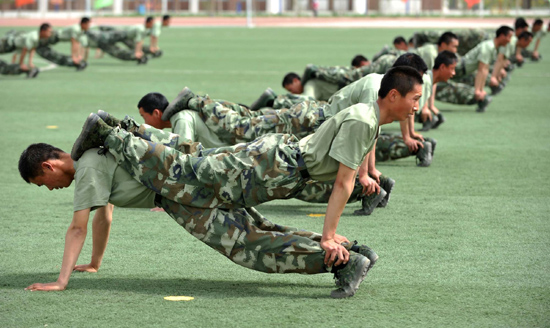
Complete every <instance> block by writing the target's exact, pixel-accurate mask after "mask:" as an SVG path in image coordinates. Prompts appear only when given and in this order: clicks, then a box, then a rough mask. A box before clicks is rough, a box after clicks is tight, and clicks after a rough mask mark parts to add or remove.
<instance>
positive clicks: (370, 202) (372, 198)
mask: <svg viewBox="0 0 550 328" xmlns="http://www.w3.org/2000/svg"><path fill="white" fill-rule="evenodd" d="M386 195H387V193H386V191H385V190H384V189H382V188H380V193H378V194H377V193H375V192H373V193H372V194H370V195H368V196H363V197H362V198H361V209H360V210H357V211H355V212H353V214H354V215H371V213H372V211H374V209H375V208H376V206H378V204H379V203H380V202H381V201H382V199H384V197H386Z"/></svg>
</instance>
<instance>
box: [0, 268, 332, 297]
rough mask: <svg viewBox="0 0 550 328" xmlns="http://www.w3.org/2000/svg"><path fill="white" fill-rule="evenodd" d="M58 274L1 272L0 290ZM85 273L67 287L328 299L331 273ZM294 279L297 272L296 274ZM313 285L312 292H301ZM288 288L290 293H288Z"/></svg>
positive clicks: (209, 295) (73, 277)
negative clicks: (290, 278) (249, 276)
mask: <svg viewBox="0 0 550 328" xmlns="http://www.w3.org/2000/svg"><path fill="white" fill-rule="evenodd" d="M58 275H59V273H57V272H51V273H49V272H42V273H21V274H15V273H14V274H4V275H0V280H1V281H2V282H3V283H2V284H1V288H2V289H21V290H23V289H24V288H25V287H27V286H29V285H31V284H32V283H34V282H51V281H55V280H57V277H58ZM92 275H93V274H87V273H73V275H72V276H71V282H70V284H69V290H71V291H79V290H94V291H100V290H105V291H113V292H115V291H117V292H130V293H140V294H151V295H159V296H168V295H181V294H185V295H193V296H195V297H220V296H221V295H228V296H230V297H246V298H250V297H280V298H296V297H300V298H313V299H317V298H330V296H329V294H330V290H331V289H332V287H333V285H332V284H331V283H330V281H331V280H332V279H330V278H332V275H331V274H325V276H326V278H327V284H323V285H316V284H310V283H299V282H298V283H289V282H286V281H245V280H207V279H200V278H196V279H195V278H138V277H132V276H119V277H100V276H97V275H96V276H94V277H93V276H92ZM294 276H295V277H296V280H299V279H300V277H299V275H297V274H295V275H294ZM303 288H312V289H315V291H314V292H313V291H311V290H310V291H307V292H304V291H303V290H302V292H300V289H303ZM289 291H290V292H289Z"/></svg>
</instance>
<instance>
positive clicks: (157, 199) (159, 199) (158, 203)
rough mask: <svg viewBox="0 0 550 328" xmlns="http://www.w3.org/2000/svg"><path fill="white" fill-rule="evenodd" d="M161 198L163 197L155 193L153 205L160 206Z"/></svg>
mask: <svg viewBox="0 0 550 328" xmlns="http://www.w3.org/2000/svg"><path fill="white" fill-rule="evenodd" d="M162 198H163V197H162V196H161V195H160V194H156V195H155V205H157V206H158V207H162V206H161V204H160V203H161V201H162Z"/></svg>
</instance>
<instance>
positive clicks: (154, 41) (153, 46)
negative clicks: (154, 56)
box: [151, 36, 159, 48]
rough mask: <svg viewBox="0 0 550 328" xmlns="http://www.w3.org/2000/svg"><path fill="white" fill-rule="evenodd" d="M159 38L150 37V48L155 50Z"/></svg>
mask: <svg viewBox="0 0 550 328" xmlns="http://www.w3.org/2000/svg"><path fill="white" fill-rule="evenodd" d="M158 40H159V38H157V37H156V36H151V48H156V47H157V45H158V42H159V41H158Z"/></svg>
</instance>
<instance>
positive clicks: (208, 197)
mask: <svg viewBox="0 0 550 328" xmlns="http://www.w3.org/2000/svg"><path fill="white" fill-rule="evenodd" d="M421 95H422V76H421V75H420V74H419V73H418V71H416V70H415V69H414V68H411V67H395V68H393V69H391V70H390V71H388V73H387V74H386V75H385V76H384V78H383V79H382V82H381V87H380V91H379V98H378V100H377V101H376V102H374V103H370V104H356V105H354V106H351V107H349V108H347V109H346V110H343V111H341V112H340V113H338V114H337V115H335V116H333V117H332V118H331V119H329V120H327V121H326V122H325V123H324V124H323V125H322V126H321V127H320V128H319V130H318V131H317V133H315V134H313V135H310V136H308V137H306V138H303V139H302V140H298V139H297V138H296V137H294V136H292V135H288V134H268V135H265V136H263V137H261V138H258V139H256V140H255V141H253V142H250V143H243V144H238V145H235V146H232V147H222V148H212V149H204V147H203V146H202V145H201V144H200V143H189V142H187V141H182V140H180V139H179V136H177V135H174V134H167V133H166V132H164V131H162V130H155V131H151V130H149V131H148V130H147V128H146V127H143V125H141V126H139V127H138V126H131V125H130V126H129V125H127V124H126V123H127V122H125V121H118V120H116V119H114V118H112V117H110V116H104V117H103V118H105V120H103V119H101V118H100V117H99V116H98V115H97V114H90V116H89V117H88V119H87V120H86V123H85V124H84V127H83V130H82V133H81V135H80V136H79V137H78V139H77V140H76V142H75V144H74V146H73V149H72V151H71V158H72V159H73V160H76V161H78V160H79V158H80V157H81V156H82V154H84V152H86V151H87V150H88V149H89V148H93V147H97V146H104V147H105V148H106V149H107V150H108V151H109V153H111V154H112V155H113V156H114V158H115V160H116V162H117V163H118V164H119V165H120V166H121V167H122V168H124V169H125V170H126V171H127V172H129V173H130V174H131V175H133V176H134V178H135V179H137V180H139V181H140V182H141V183H143V184H144V185H145V186H147V187H148V188H149V189H152V190H154V191H155V192H156V193H158V194H160V195H161V196H163V197H166V198H167V199H170V200H173V201H176V202H178V203H180V204H182V205H190V206H193V207H199V208H224V209H235V208H241V207H245V208H248V207H252V206H255V205H257V204H261V203H264V202H267V201H270V200H274V199H287V198H291V197H294V195H296V194H298V193H299V192H300V191H301V190H303V188H304V186H305V185H306V183H307V182H308V181H309V180H311V179H313V180H318V181H329V180H335V182H334V189H333V192H332V194H331V196H330V200H329V202H328V206H327V211H326V215H325V223H324V228H323V235H322V238H321V247H323V249H324V250H325V251H326V252H327V256H328V257H330V258H334V256H335V255H337V254H346V255H347V254H348V252H347V250H345V249H344V248H343V247H342V246H341V245H340V244H339V243H338V242H337V241H336V240H335V239H334V236H335V233H336V228H337V226H338V222H339V220H340V216H341V214H342V211H343V209H344V207H345V205H346V203H347V201H348V199H349V197H350V194H351V191H352V189H353V186H354V184H355V177H356V174H357V173H358V174H359V179H360V181H361V182H362V184H364V183H363V181H365V180H366V178H368V171H367V166H368V162H367V161H366V155H367V154H368V153H369V151H370V149H371V148H372V146H373V145H374V142H375V139H376V135H377V134H378V130H379V125H382V124H388V123H391V122H393V121H395V120H398V121H402V120H404V119H405V118H407V117H408V116H409V115H412V114H413V112H414V109H413V108H414V106H415V105H416V104H417V102H418V99H420V97H421ZM113 126H114V127H113ZM150 129H151V128H150ZM126 130H128V131H130V132H127V131H126ZM133 133H134V134H136V135H139V136H141V137H143V138H145V139H143V138H139V137H136V136H134V135H133ZM167 135H168V137H166V136H167ZM158 139H163V140H165V141H167V142H165V143H164V144H161V143H156V142H154V141H153V140H158ZM182 148H186V151H185V152H181V151H179V150H178V149H180V150H181V149H182ZM364 185H365V184H364ZM339 258H341V257H339Z"/></svg>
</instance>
